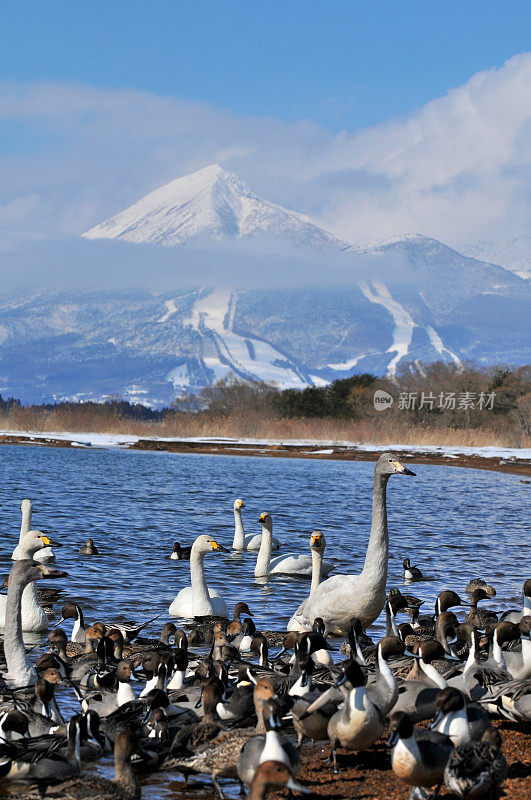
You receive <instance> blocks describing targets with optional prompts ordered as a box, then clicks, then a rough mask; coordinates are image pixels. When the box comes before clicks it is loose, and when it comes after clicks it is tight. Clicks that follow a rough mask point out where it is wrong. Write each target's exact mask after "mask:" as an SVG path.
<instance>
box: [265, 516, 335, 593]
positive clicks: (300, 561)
mask: <svg viewBox="0 0 531 800" xmlns="http://www.w3.org/2000/svg"><path fill="white" fill-rule="evenodd" d="M259 521H260V524H261V525H262V544H261V546H260V550H259V551H258V558H257V559H256V567H255V570H254V574H255V577H256V578H261V577H264V576H266V575H299V576H301V577H308V578H309V577H311V575H312V556H308V555H295V554H293V553H290V554H289V555H287V556H286V555H284V556H275V557H274V558H271V550H272V537H273V520H272V519H271V514H266V513H264V514H261V516H260V520H259ZM333 569H334V564H332V562H331V561H323V562H322V563H321V571H322V573H323V574H324V575H328V574H329V573H330V572H331V571H332V570H333Z"/></svg>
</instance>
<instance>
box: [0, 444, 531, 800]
mask: <svg viewBox="0 0 531 800" xmlns="http://www.w3.org/2000/svg"><path fill="white" fill-rule="evenodd" d="M395 474H397V475H403V476H407V475H414V473H413V472H411V470H409V469H407V468H406V467H405V466H404V465H403V464H402V463H401V462H400V461H398V460H397V459H396V457H395V456H393V455H391V454H389V453H385V454H383V455H382V456H381V457H380V458H379V459H378V461H377V463H376V466H375V470H374V489H373V510H372V526H371V533H370V538H369V542H368V546H367V552H366V557H365V563H364V566H363V570H362V572H361V573H360V574H358V575H349V574H343V575H338V574H336V575H333V576H331V577H328V575H329V573H330V572H331V571H332V570H333V568H334V564H332V563H330V562H327V561H325V560H324V558H323V556H324V550H325V544H326V542H325V537H324V534H323V533H322V532H321V531H314V533H312V535H311V538H310V553H309V554H308V555H281V554H280V555H274V556H272V552H273V551H275V550H278V549H279V547H280V544H279V542H278V540H276V539H275V538H274V537H273V532H272V531H273V527H272V520H271V516H270V514H268V513H263V514H261V516H260V518H259V522H260V524H261V527H262V532H261V534H259V535H257V536H250V535H246V534H245V532H244V529H243V524H242V509H243V508H244V503H243V501H242V500H240V499H238V500H236V501H235V502H234V517H235V533H234V541H233V545H232V546H233V549H235V550H240V551H242V550H250V551H256V552H257V558H256V568H255V576H256V577H258V578H263V577H266V576H268V575H270V574H281V575H291V576H293V577H306V578H309V577H311V585H310V591H309V594H308V596H307V597H306V598H305V599H304V600H303V602H302V603H301V604H300V605H299V607H298V608H296V609H294V610H293V614H292V617H291V619H290V621H289V623H288V625H287V630H285V631H258V630H257V629H256V626H255V624H254V622H253V619H252V617H253V614H252V612H251V610H250V609H249V607H248V605H247V604H246V603H244V602H239V603H237V604H236V606H235V607H234V609H233V613H232V620H229V618H228V610H227V605H226V603H225V601H224V599H223V597H221V596H220V594H219V593H218V592H216V591H214V590H212V589H209V587H208V586H207V583H206V579H205V573H204V568H203V562H204V558H205V556H206V555H207V554H212V553H213V554H215V553H216V552H218V551H220V550H223V549H225V548H223V547H222V546H221V545H220V544H219V543H218V542H217V541H216V540H215V538H213V537H212V536H209V535H202V536H199V537H198V538H197V539H196V540H195V541H194V542H193V544H192V545H191V546H188V547H187V546H181V544H180V543H179V542H176V543H175V545H174V547H173V551H172V553H171V556H170V558H171V559H173V560H179V561H189V563H190V585H189V586H186V587H184V588H183V589H181V591H180V592H179V593H178V595H177V596H176V597H175V599H174V600H173V602H172V603H171V605H170V607H169V609H168V613H169V616H170V617H172V618H175V619H178V620H179V622H178V624H175V623H174V622H172V621H166V622H164V624H163V625H162V629H161V634H160V639H148V638H145V637H143V636H142V631H143V630H144V629H145V628H146V627H147V625H149V624H152V623H153V622H154V621H155V620H153V619H151V620H148V621H147V622H142V623H141V624H136V623H132V622H131V623H118V622H116V621H114V622H113V620H109V619H107V618H105V616H104V617H103V618H102V619H101V620H95V621H93V622H92V623H91V624H88V622H87V620H86V619H85V617H84V615H83V609H82V608H81V607H80V605H79V604H78V603H75V602H70V601H67V602H65V598H64V597H62V595H63V594H64V593H63V592H62V591H61V589H60V580H61V578H63V577H64V576H65V575H66V573H65V572H62V571H61V570H60V569H57V568H56V567H55V566H51V564H52V563H53V561H54V560H55V556H54V554H53V551H52V550H51V548H53V547H60V546H61V543H60V542H56V541H54V540H53V539H51V538H50V537H49V536H47V535H45V534H44V533H42V532H41V531H38V530H33V529H32V525H31V516H32V507H31V503H30V501H29V500H24V501H23V502H22V526H21V533H20V540H19V543H18V545H17V547H16V548H15V551H14V553H13V562H14V563H13V566H12V569H11V572H10V575H9V578H8V579H6V582H5V584H4V585H7V595H0V626H1V627H2V628H3V643H2V650H1V652H0V662H1V663H0V693H1V701H0V797H13V798H15V797H16V798H21V800H30V798H31V799H32V800H33V798H35V800H37V798H39V799H40V798H43V797H54V798H63V800H67V798H68V799H72V800H76V799H77V800H82V799H83V798H85V799H87V800H88V798H94V799H96V798H101V799H102V800H104V799H106V798H109V799H110V798H116V800H118V799H121V800H137V799H138V798H140V797H141V785H140V782H139V779H138V775H139V774H142V773H144V774H145V773H150V772H153V771H157V770H159V771H164V772H165V773H168V772H171V773H175V775H176V777H178V776H182V779H183V780H184V781H186V782H189V783H188V791H187V794H186V796H190V797H193V795H194V781H193V780H189V779H190V777H191V776H194V775H200V776H203V778H204V776H208V777H209V778H210V779H211V781H212V783H213V786H214V787H215V791H216V792H217V794H218V795H219V797H223V787H222V785H221V783H220V781H225V780H232V781H234V782H235V785H237V783H239V786H240V789H241V792H242V793H243V792H248V797H249V798H250V799H251V800H262V799H263V798H265V797H266V795H267V794H268V793H269V792H270V791H271V792H274V791H277V790H280V789H288V790H290V791H292V792H300V793H306V794H308V793H309V789H308V788H307V787H305V786H304V785H303V784H302V783H300V782H299V781H298V780H297V773H298V771H299V769H300V767H301V764H303V763H304V760H305V747H306V744H307V743H308V742H310V743H312V742H318V743H322V746H323V747H325V746H326V743H329V749H328V751H327V753H328V754H329V767H328V768H329V770H330V777H331V779H332V778H333V776H334V775H336V774H337V773H338V772H339V771H340V769H341V759H338V750H340V749H341V750H343V751H345V750H346V751H350V752H352V753H358V752H359V751H363V750H365V749H367V748H370V747H371V746H372V745H373V744H374V743H375V742H376V741H377V740H378V739H380V738H381V737H382V736H384V734H385V733H386V732H387V736H388V745H389V747H390V748H391V765H392V769H393V772H394V773H395V776H396V780H397V781H398V782H402V783H403V784H404V785H409V786H410V787H412V791H411V797H418V798H424V797H428V796H430V793H431V792H434V793H435V794H437V792H438V791H439V790H440V789H441V787H442V786H443V785H446V791H447V792H452V793H454V794H455V795H457V796H458V797H463V798H465V797H470V798H480V797H488V796H491V795H492V794H493V793H496V792H497V790H498V789H499V787H500V786H501V785H502V783H503V781H504V779H505V777H506V775H507V770H508V765H507V762H506V760H505V758H504V755H503V753H502V741H501V736H500V728H499V726H498V725H493V720H495V719H496V718H502V719H508V720H511V721H512V723H513V724H516V725H517V726H521V727H522V728H525V726H527V725H528V724H529V721H530V719H531V638H530V630H531V579H528V580H526V581H525V583H524V586H523V607H522V608H520V609H515V610H513V611H509V612H505V613H504V614H503V615H501V616H500V615H498V614H496V613H495V612H494V611H492V610H487V609H485V608H484V607H483V606H480V605H479V603H481V602H483V601H490V602H492V600H491V598H493V597H494V596H495V594H496V592H495V590H494V589H493V588H492V587H491V586H489V585H488V584H487V583H486V582H485V581H483V580H482V579H480V578H473V579H472V580H470V581H469V583H468V585H466V586H465V583H464V582H463V587H462V591H461V594H457V593H456V592H455V591H453V590H450V589H448V588H441V591H439V592H438V594H437V595H436V596H435V594H434V598H433V600H434V606H433V611H434V613H433V614H430V613H428V614H421V606H422V604H423V602H422V601H421V600H419V598H417V597H416V596H415V595H413V594H408V593H402V592H401V591H400V590H399V589H397V588H392V589H390V590H388V589H387V586H386V582H387V569H388V559H389V537H388V530H387V510H386V487H387V482H388V480H389V478H390V477H391V476H392V475H395ZM79 553H80V555H82V556H83V557H87V558H94V557H95V558H98V557H101V556H99V553H98V548H97V546H96V544H95V543H94V541H93V540H92V539H89V540H88V541H87V543H86V544H85V545H84V546H83V547H82V548H81V549H80V551H79ZM58 558H59V557H58ZM403 567H404V579H405V582H406V583H414V582H415V581H422V580H424V578H423V574H422V570H421V569H420V568H419V567H417V566H412V565H411V563H410V561H409V560H408V559H407V558H406V559H404V562H403ZM42 578H45V579H48V580H50V579H54V580H57V581H58V582H59V583H57V584H54V585H52V586H47V587H46V588H42V589H41V588H37V585H36V582H37V581H39V580H41V579H42ZM56 587H59V588H56ZM465 594H466V595H467V599H466V600H464V599H463V597H462V596H463V595H465ZM55 604H60V605H62V609H61V617H60V620H59V623H58V624H57V625H56V626H55V627H54V628H53V629H52V630H51V631H50V633H49V636H48V642H47V652H43V653H42V654H41V655H40V656H39V657H38V658H37V657H36V655H37V654H36V653H35V651H34V649H33V648H29V649H28V648H27V646H26V645H25V643H24V639H23V634H24V632H26V631H34V632H45V631H47V630H48V629H49V616H50V611H51V609H52V607H53V606H54V605H55ZM460 606H466V607H467V615H466V617H465V618H464V620H463V621H460V620H459V619H458V618H457V616H456V614H455V612H454V610H453V609H459V607H460ZM384 610H385V615H386V635H385V636H384V637H383V638H382V639H380V640H379V641H374V642H373V641H372V639H370V637H369V635H368V633H367V629H368V627H369V626H370V625H371V624H372V623H373V622H375V620H376V619H377V618H378V617H379V615H380V614H381V613H382V611H384ZM102 613H104V611H103V610H102ZM398 614H403V615H405V617H404V619H405V620H408V621H403V622H401V623H399V621H398V617H397V615H398ZM156 619H157V620H158V618H156ZM162 622H163V620H159V621H158V623H157V624H159V623H162ZM178 625H180V627H179V626H178ZM67 631H69V633H67ZM67 693H68V694H69V696H70V697H69V700H68V703H69V704H70V705H69V707H72V702H75V703H76V711H77V713H75V714H74V715H73V716H71V717H70V718H69V719H68V718H67V715H66V714H64V713H62V712H61V706H63V710H64V708H65V706H66V705H67V701H66V695H67ZM74 698H75V700H74ZM430 720H431V722H430V724H429V726H427V725H426V722H427V721H430ZM419 724H420V726H419ZM108 754H114V769H115V776H114V780H107V779H106V778H103V777H101V774H99V773H98V770H97V768H95V767H94V765H93V764H91V762H94V761H97V760H99V759H101V758H102V757H104V756H105V755H108ZM100 773H101V770H100ZM224 788H225V790H227V786H226V784H225V783H224Z"/></svg>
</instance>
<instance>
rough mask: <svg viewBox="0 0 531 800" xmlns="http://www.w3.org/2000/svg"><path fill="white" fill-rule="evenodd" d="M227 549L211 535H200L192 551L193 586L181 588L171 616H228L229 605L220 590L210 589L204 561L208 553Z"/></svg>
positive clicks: (170, 613)
mask: <svg viewBox="0 0 531 800" xmlns="http://www.w3.org/2000/svg"><path fill="white" fill-rule="evenodd" d="M219 550H225V548H224V547H222V546H221V545H220V544H218V543H217V542H216V541H214V539H213V538H212V537H211V536H205V535H203V536H198V537H197V539H196V540H195V542H194V543H193V545H192V552H191V553H190V579H191V580H190V582H191V586H186V587H185V588H184V589H181V591H180V592H179V594H178V595H177V597H176V598H175V600H174V601H173V603H172V604H171V606H170V608H169V615H170V617H187V618H191V617H210V616H216V617H227V616H228V614H227V605H226V603H225V601H224V600H223V598H222V597H221V595H220V594H219V592H216V590H215V589H209V588H208V586H207V584H206V580H205V570H204V568H203V561H204V558H205V555H206V554H207V553H211V552H212V551H215V552H217V551H219Z"/></svg>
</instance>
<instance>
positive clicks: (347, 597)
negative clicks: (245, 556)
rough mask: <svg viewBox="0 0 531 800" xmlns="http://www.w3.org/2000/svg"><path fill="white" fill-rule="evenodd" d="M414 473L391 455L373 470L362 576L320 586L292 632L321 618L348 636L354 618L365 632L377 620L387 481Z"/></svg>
mask: <svg viewBox="0 0 531 800" xmlns="http://www.w3.org/2000/svg"><path fill="white" fill-rule="evenodd" d="M414 474H415V473H414V472H411V470H409V469H408V468H407V467H405V466H404V465H403V464H402V463H401V462H400V461H397V460H396V458H395V457H394V456H393V455H391V453H383V454H382V455H381V456H380V458H379V459H378V461H377V462H376V466H375V468H374V488H373V502H372V524H371V535H370V537H369V544H368V546H367V553H366V555H365V563H364V565H363V570H362V572H361V574H360V575H334V576H332V577H331V578H328V580H326V581H323V583H321V584H319V586H318V587H317V588H316V590H315V591H314V592H312V594H311V595H310V596H309V597H308V598H307V600H306V601H305V602H304V603H303V604H302V606H301V607H300V608H299V609H297V612H296V614H295V615H294V617H292V619H291V620H290V624H291V630H300V631H308V630H311V627H312V625H313V622H314V620H315V618H316V617H322V619H323V620H324V623H325V626H326V630H327V632H328V633H333V634H337V635H346V633H347V632H348V628H349V625H350V622H351V620H352V618H353V617H358V618H359V619H360V621H361V624H362V626H363V628H364V629H365V628H366V627H367V626H368V625H370V624H371V623H372V622H374V620H375V619H377V617H378V616H379V614H380V612H381V610H382V608H383V607H384V604H385V600H386V593H385V584H386V581H387V566H388V560H389V534H388V530H387V506H386V489H387V481H388V480H389V478H390V476H391V475H414ZM255 574H256V572H255ZM295 617H296V618H297V619H296V621H295Z"/></svg>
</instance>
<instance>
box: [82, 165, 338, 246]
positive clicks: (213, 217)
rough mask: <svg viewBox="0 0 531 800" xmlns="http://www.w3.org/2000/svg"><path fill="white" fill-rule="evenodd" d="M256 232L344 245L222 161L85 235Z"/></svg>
mask: <svg viewBox="0 0 531 800" xmlns="http://www.w3.org/2000/svg"><path fill="white" fill-rule="evenodd" d="M256 234H273V235H274V236H286V237H288V239H289V240H291V241H292V242H293V243H295V244H304V245H307V246H311V247H327V246H332V247H342V246H344V243H343V242H341V241H340V240H339V239H336V237H335V236H333V235H332V234H331V233H328V232H327V231H325V230H323V229H322V228H320V227H319V226H317V225H315V224H314V223H313V222H312V221H311V220H310V219H308V217H305V216H303V215H302V214H298V213H297V212H296V211H289V210H288V209H286V208H283V207H282V206H280V205H277V204H276V203H271V202H269V201H268V200H264V199H262V198H261V197H258V195H256V194H254V193H253V192H252V191H251V190H250V189H249V188H248V187H247V186H246V185H245V184H244V183H242V181H241V180H240V179H239V178H238V177H237V176H236V175H234V174H233V173H231V172H227V171H226V170H224V169H223V168H222V167H220V166H219V164H211V165H210V166H208V167H204V168H203V169H200V170H198V171H197V172H193V173H192V174H190V175H185V176H184V177H182V178H177V180H175V181H172V182H171V183H168V184H166V186H161V187H160V188H159V189H156V190H155V191H154V192H151V193H150V194H147V195H145V197H142V198H141V199H140V200H138V202H136V203H134V204H133V205H132V206H130V207H129V208H126V209H125V211H122V212H121V213H119V214H116V216H114V217H111V218H110V219H108V220H105V222H102V223H100V224H99V225H96V226H95V227H94V228H91V229H90V230H89V231H86V233H84V234H83V236H85V237H86V238H87V239H125V240H127V241H129V242H151V243H155V244H164V245H183V244H188V243H189V242H192V241H194V240H197V239H199V238H201V239H205V238H210V239H216V240H219V239H227V238H236V237H242V236H252V235H256Z"/></svg>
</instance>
